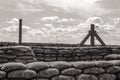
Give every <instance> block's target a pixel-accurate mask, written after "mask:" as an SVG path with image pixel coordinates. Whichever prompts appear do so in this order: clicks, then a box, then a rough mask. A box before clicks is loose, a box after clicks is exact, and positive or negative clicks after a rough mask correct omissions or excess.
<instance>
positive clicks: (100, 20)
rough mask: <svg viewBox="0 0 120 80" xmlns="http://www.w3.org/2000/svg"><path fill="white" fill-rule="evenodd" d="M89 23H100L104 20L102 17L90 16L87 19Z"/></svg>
mask: <svg viewBox="0 0 120 80" xmlns="http://www.w3.org/2000/svg"><path fill="white" fill-rule="evenodd" d="M87 23H90V24H96V25H100V24H102V23H103V20H102V19H101V18H100V17H90V18H88V19H87Z"/></svg>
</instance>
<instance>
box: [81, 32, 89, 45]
mask: <svg viewBox="0 0 120 80" xmlns="http://www.w3.org/2000/svg"><path fill="white" fill-rule="evenodd" d="M89 36H90V32H89V33H88V34H87V36H86V37H85V38H84V39H83V40H82V42H81V43H80V46H83V45H84V43H85V42H86V40H87V39H88V38H89Z"/></svg>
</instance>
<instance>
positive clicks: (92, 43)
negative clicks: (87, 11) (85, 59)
mask: <svg viewBox="0 0 120 80" xmlns="http://www.w3.org/2000/svg"><path fill="white" fill-rule="evenodd" d="M94 31H95V26H94V24H91V30H90V34H91V40H90V42H91V46H94V45H95V38H94V35H95V34H94Z"/></svg>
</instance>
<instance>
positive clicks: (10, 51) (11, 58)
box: [0, 46, 37, 63]
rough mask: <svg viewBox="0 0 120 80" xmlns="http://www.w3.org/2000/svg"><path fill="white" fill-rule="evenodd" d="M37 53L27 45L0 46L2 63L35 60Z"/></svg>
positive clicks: (0, 61)
mask: <svg viewBox="0 0 120 80" xmlns="http://www.w3.org/2000/svg"><path fill="white" fill-rule="evenodd" d="M35 61H37V59H36V58H35V54H34V52H33V51H32V49H31V48H30V47H26V46H8V47H0V63H8V62H21V63H29V62H35Z"/></svg>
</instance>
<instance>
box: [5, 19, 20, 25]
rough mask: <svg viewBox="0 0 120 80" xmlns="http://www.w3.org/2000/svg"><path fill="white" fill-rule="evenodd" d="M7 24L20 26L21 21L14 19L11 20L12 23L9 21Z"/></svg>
mask: <svg viewBox="0 0 120 80" xmlns="http://www.w3.org/2000/svg"><path fill="white" fill-rule="evenodd" d="M7 23H10V24H18V23H19V19H17V18H13V19H11V20H10V21H7Z"/></svg>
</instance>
